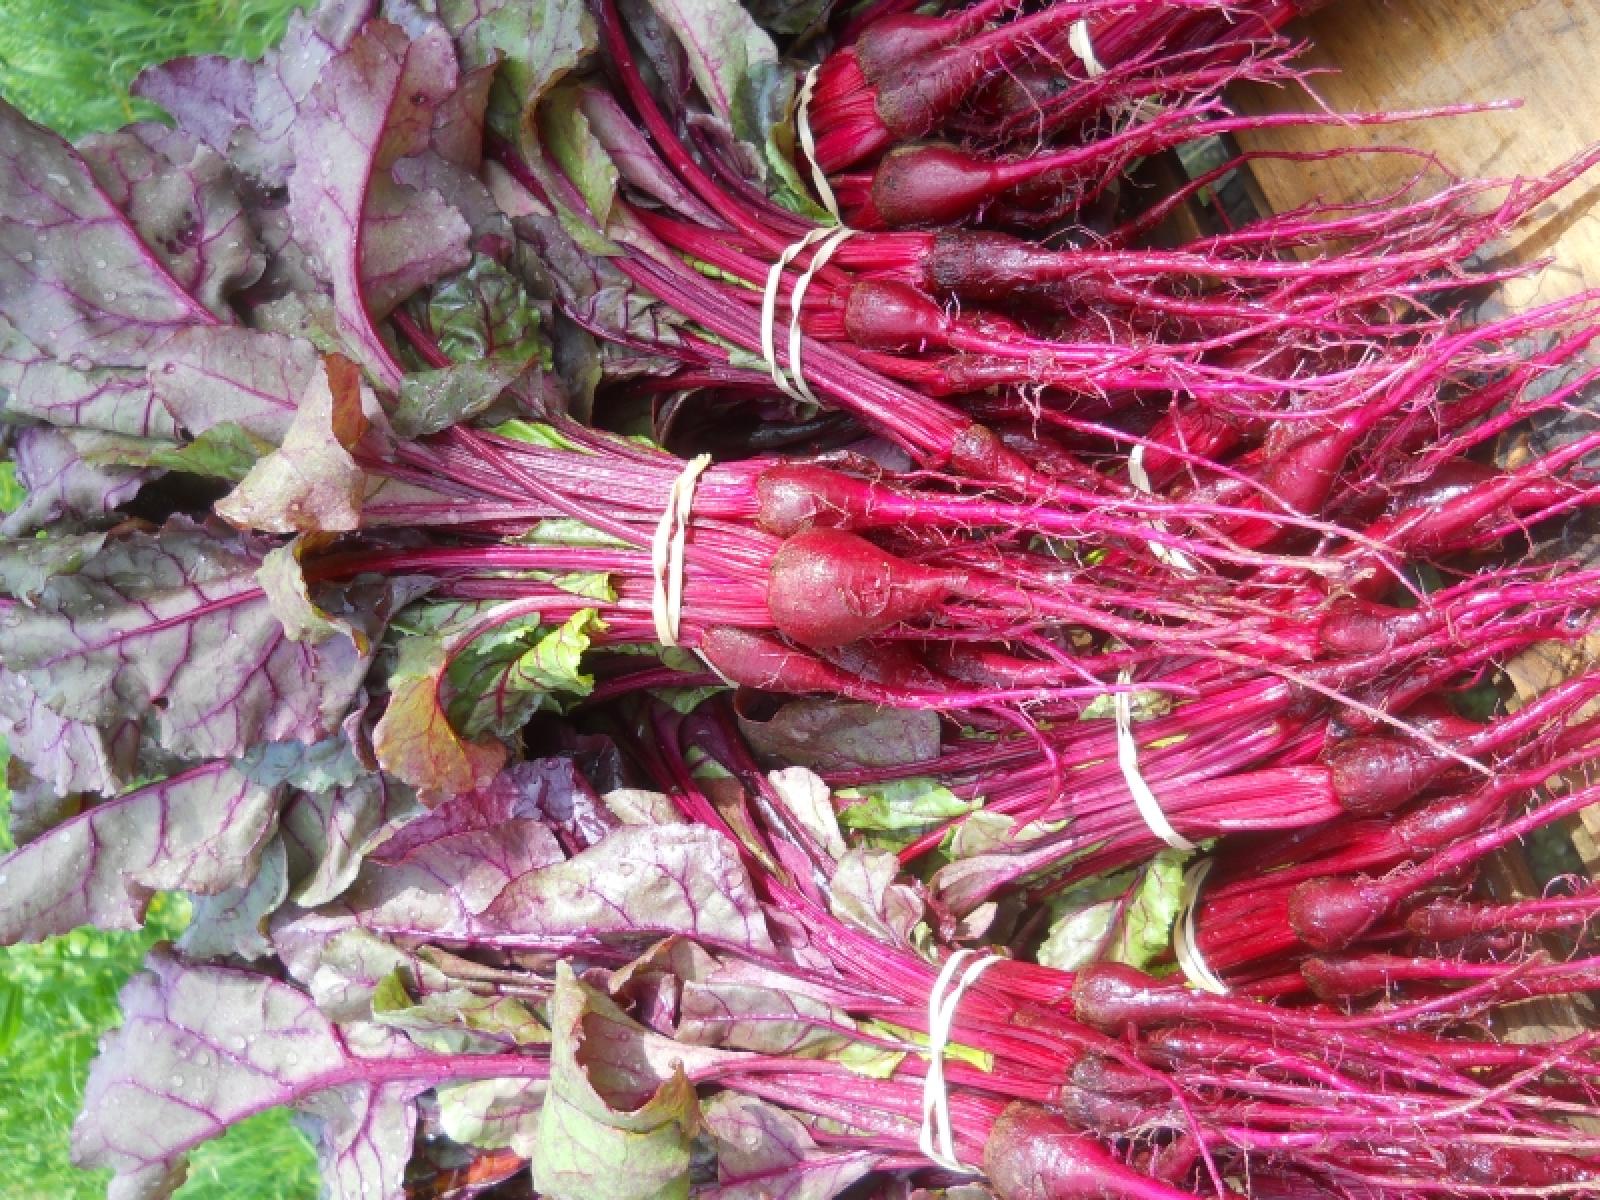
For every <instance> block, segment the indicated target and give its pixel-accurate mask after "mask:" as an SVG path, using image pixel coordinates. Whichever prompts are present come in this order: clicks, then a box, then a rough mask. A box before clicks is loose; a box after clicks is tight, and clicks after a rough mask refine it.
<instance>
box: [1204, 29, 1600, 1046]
mask: <svg viewBox="0 0 1600 1200" xmlns="http://www.w3.org/2000/svg"><path fill="white" fill-rule="evenodd" d="M1288 32H1289V33H1290V34H1291V35H1300V36H1305V37H1307V38H1309V40H1310V41H1311V43H1312V46H1313V49H1312V50H1311V52H1310V53H1309V55H1308V56H1307V57H1306V59H1305V62H1306V63H1307V65H1310V66H1315V67H1319V68H1332V69H1334V71H1335V72H1336V73H1333V74H1328V75H1324V76H1320V77H1318V78H1316V79H1314V80H1313V81H1312V87H1314V88H1315V90H1316V92H1317V95H1318V96H1320V97H1321V99H1322V101H1323V102H1324V104H1325V105H1326V107H1328V108H1330V109H1333V110H1335V111H1360V110H1366V111H1375V110H1380V109H1381V110H1395V109H1413V108H1427V107H1432V106H1437V105H1449V104H1460V103H1464V102H1487V101H1492V100H1504V99H1516V100H1520V101H1521V102H1522V104H1521V107H1520V108H1517V109H1514V110H1511V111H1503V112H1489V113H1481V114H1474V115H1471V116H1462V117H1452V118H1445V119H1438V120H1427V121H1419V122H1415V123H1410V124H1406V125H1400V126H1388V127H1382V126H1378V127H1364V128H1363V127H1342V128H1318V129H1290V130H1273V131H1270V132H1269V133H1266V134H1261V135H1256V136H1253V137H1250V138H1243V137H1241V138H1240V139H1239V140H1240V143H1241V145H1242V146H1243V147H1244V148H1245V149H1248V150H1254V149H1276V150H1282V149H1287V150H1319V149H1325V148H1327V147H1330V146H1335V145H1369V146H1375V145H1381V144H1394V143H1402V144H1405V145H1409V146H1415V147H1418V148H1420V149H1424V150H1427V151H1430V152H1432V153H1433V154H1435V155H1436V156H1437V158H1438V159H1439V160H1440V162H1441V163H1442V165H1443V166H1444V167H1446V168H1448V169H1449V170H1452V171H1454V172H1457V173H1459V174H1462V175H1493V176H1498V177H1514V176H1519V175H1520V176H1533V175H1540V174H1543V173H1545V172H1548V171H1550V170H1551V169H1553V168H1555V167H1557V166H1559V165H1560V164H1562V163H1563V162H1565V161H1567V160H1568V159H1570V158H1572V157H1573V156H1574V155H1576V154H1578V153H1579V152H1580V151H1582V150H1583V149H1585V147H1587V146H1588V145H1589V144H1590V143H1592V142H1597V141H1600V0H1329V3H1328V5H1327V7H1325V8H1324V9H1322V10H1321V11H1320V12H1318V13H1315V14H1313V15H1312V16H1311V17H1309V18H1306V19H1304V20H1303V21H1302V22H1300V23H1299V24H1298V25H1296V26H1292V27H1291V28H1290V29H1289V31H1288ZM1234 100H1235V102H1236V103H1237V104H1238V105H1239V106H1240V108H1241V109H1243V110H1244V111H1252V112H1254V111H1266V110H1271V111H1278V112H1281V111H1285V110H1289V109H1299V110H1304V111H1310V110H1312V109H1313V108H1314V107H1315V101H1314V100H1313V99H1312V98H1310V97H1309V96H1307V95H1306V94H1305V93H1304V92H1303V91H1298V90H1294V89H1270V90H1269V89H1264V88H1251V89H1239V90H1238V93H1237V94H1236V95H1235V96H1234ZM1416 170H1417V166H1416V160H1414V159H1406V158H1402V157H1400V156H1397V155H1366V156H1361V157H1354V156H1349V157H1344V158H1340V159H1338V160H1335V161H1332V162H1327V163H1317V164H1309V165H1308V164H1305V163H1274V162H1270V161H1268V162H1259V163H1256V164H1254V165H1253V166H1252V171H1253V173H1254V175H1255V179H1256V183H1257V184H1258V185H1259V188H1260V191H1261V193H1262V198H1263V199H1264V200H1265V202H1266V204H1267V206H1268V207H1269V208H1271V209H1273V210H1277V211H1282V210H1284V209H1286V208H1292V207H1294V206H1296V205H1299V204H1303V203H1305V202H1307V201H1309V200H1313V199H1317V198H1322V199H1326V200H1333V201H1345V200H1354V199H1361V198H1371V197H1374V196H1380V195H1383V194H1386V193H1387V192H1389V191H1392V190H1393V189H1394V188H1395V187H1396V186H1398V185H1400V184H1402V183H1403V182H1404V181H1405V179H1406V178H1407V177H1409V176H1410V175H1412V174H1414V173H1415V171H1416ZM1442 179H1443V176H1442V175H1439V176H1436V180H1438V181H1442ZM1536 218H1537V219H1536V220H1533V221H1530V222H1529V223H1528V226H1527V227H1526V228H1525V229H1523V230H1520V231H1518V233H1516V234H1515V235H1514V236H1513V237H1512V238H1511V239H1510V241H1509V245H1508V246H1507V247H1505V250H1504V259H1506V260H1510V261H1516V262H1531V261H1533V260H1534V259H1539V258H1544V257H1549V258H1551V259H1553V260H1554V261H1553V262H1552V264H1551V265H1550V266H1549V267H1548V268H1546V269H1545V270H1543V271H1542V272H1540V273H1539V274H1538V275H1536V276H1533V277H1530V278H1525V279H1518V280H1514V281H1512V282H1510V283H1508V284H1507V285H1506V286H1505V288H1504V289H1503V290H1502V293H1501V298H1502V299H1503V300H1504V302H1505V303H1506V304H1507V305H1509V306H1511V307H1524V306H1527V305H1529V304H1533V303H1536V302H1538V301H1540V300H1550V299H1555V298H1557V297H1559V296H1563V295H1568V294H1570V293H1572V292H1575V291H1580V290H1582V289H1584V288H1592V287H1600V167H1597V168H1595V169H1594V170H1592V171H1591V172H1590V173H1589V174H1588V175H1587V176H1586V177H1584V178H1582V179H1580V180H1579V181H1578V182H1577V183H1575V184H1574V185H1572V186H1570V187H1569V188H1568V189H1567V190H1566V191H1565V192H1563V193H1562V194H1561V195H1559V196H1558V197H1557V198H1556V199H1554V200H1552V201H1550V202H1549V203H1547V204H1546V205H1544V206H1543V207H1542V208H1541V209H1539V210H1538V212H1537V214H1536ZM1502 261H1503V260H1502ZM1583 653H1587V654H1588V655H1590V656H1600V636H1597V637H1594V638H1591V639H1589V643H1588V645H1587V646H1585V647H1583V648H1581V650H1579V649H1578V648H1572V647H1563V648H1557V647H1554V646H1551V647H1544V648H1539V649H1536V650H1534V651H1532V652H1530V653H1529V654H1526V655H1523V656H1522V657H1521V658H1519V659H1518V660H1517V661H1516V662H1514V663H1512V664H1510V668H1509V670H1508V675H1509V676H1510V678H1511V680H1512V682H1513V684H1514V685H1515V688H1516V691H1517V693H1518V695H1519V696H1521V697H1522V698H1523V699H1527V698H1528V697H1530V696H1532V695H1535V694H1537V693H1538V692H1540V691H1542V690H1543V689H1544V688H1546V687H1549V686H1550V685H1551V684H1552V683H1554V682H1555V681H1556V680H1558V679H1559V678H1561V677H1562V676H1563V675H1564V674H1567V673H1570V672H1572V671H1573V670H1574V669H1576V668H1580V667H1581V665H1582V658H1581V655H1582V654H1583ZM1571 833H1572V840H1573V845H1574V847H1575V848H1576V849H1577V850H1578V853H1579V855H1580V857H1582V859H1583V860H1584V862H1585V865H1586V866H1587V867H1588V868H1589V870H1590V872H1591V873H1592V874H1596V875H1600V811H1596V810H1591V811H1589V812H1587V813H1585V814H1583V819H1582V820H1581V821H1580V822H1574V823H1573V828H1572V829H1571ZM1486 882H1487V884H1488V887H1489V890H1490V891H1491V892H1492V893H1493V894H1495V895H1496V896H1498V897H1500V898H1502V899H1509V898H1510V897H1511V896H1512V895H1513V894H1518V893H1520V894H1528V893H1529V892H1530V891H1534V890H1536V889H1537V886H1538V885H1537V882H1536V881H1535V880H1533V879H1532V877H1531V876H1530V874H1529V872H1528V868H1527V863H1526V860H1524V859H1523V858H1522V856H1521V855H1517V854H1509V855H1503V856H1499V858H1498V859H1497V861H1495V862H1494V863H1492V864H1489V869H1488V871H1487V879H1486ZM1592 1020H1593V1014H1592V1010H1589V1009H1586V1008H1585V1007H1583V1006H1580V1005H1578V1004H1575V1003H1572V1002H1569V1001H1565V1000H1563V1001H1534V1002H1525V1003H1524V1004H1523V1005H1520V1006H1518V1011H1517V1012H1516V1014H1515V1016H1514V1017H1513V1018H1512V1019H1511V1020H1509V1021H1508V1022H1507V1027H1506V1028H1505V1029H1504V1030H1503V1033H1505V1035H1506V1036H1508V1037H1510V1038H1512V1039H1513V1040H1543V1039H1546V1038H1549V1037H1552V1036H1563V1035H1569V1034H1572V1033H1575V1032H1578V1031H1579V1030H1581V1029H1582V1028H1585V1027H1586V1026H1588V1025H1589V1023H1590V1022H1591V1021H1592Z"/></svg>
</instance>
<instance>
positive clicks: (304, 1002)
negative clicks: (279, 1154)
mask: <svg viewBox="0 0 1600 1200" xmlns="http://www.w3.org/2000/svg"><path fill="white" fill-rule="evenodd" d="M122 1011H123V1014H124V1018H125V1019H124V1022H123V1025H122V1028H121V1029H119V1030H118V1031H117V1032H116V1033H114V1034H112V1035H111V1037H110V1038H109V1039H108V1040H107V1042H106V1044H105V1050H104V1051H103V1052H102V1054H101V1055H100V1057H99V1058H98V1059H96V1060H95V1063H94V1065H93V1067H91V1068H90V1072H89V1084H88V1087H87V1088H86V1089H85V1093H84V1111H83V1114H82V1115H81V1116H80V1117H79V1119H78V1123H77V1125H76V1126H74V1128H73V1139H72V1141H73V1158H74V1161H75V1162H77V1163H78V1164H79V1165H81V1166H86V1167H110V1168H111V1169H112V1170H113V1171H115V1172H116V1176H117V1179H116V1181H115V1182H114V1183H113V1185H112V1186H113V1188H117V1187H121V1188H123V1189H124V1194H130V1195H132V1194H140V1193H138V1192H137V1191H136V1189H137V1188H138V1186H139V1185H141V1184H144V1185H146V1186H149V1185H150V1184H153V1183H154V1181H156V1180H158V1179H160V1178H162V1177H163V1176H164V1175H166V1174H168V1173H169V1172H171V1171H172V1170H173V1168H174V1167H175V1166H176V1165H178V1164H179V1163H181V1160H182V1158H183V1156H184V1155H185V1154H187V1153H188V1152H189V1151H190V1150H192V1149H193V1148H194V1147H195V1146H197V1145H199V1144H200V1143H201V1142H204V1141H208V1140H209V1139H211V1138H213V1137H216V1136H217V1135H218V1134H220V1133H222V1132H223V1131H224V1130H226V1129H227V1128H228V1127H229V1126H230V1125H233V1124H235V1123H236V1122H238V1121H241V1120H243V1119H245V1118H246V1117H250V1116H254V1115H255V1114H256V1113H259V1112H263V1111H265V1110H266V1109H269V1108H275V1107H278V1106H281V1105H286V1104H287V1105H295V1106H297V1107H299V1108H300V1109H301V1110H302V1111H303V1112H304V1113H305V1115H306V1116H307V1117H309V1118H311V1119H312V1121H313V1122H314V1123H315V1126H316V1128H317V1132H318V1135H319V1136H318V1141H319V1150H320V1156H321V1160H322V1165H323V1173H324V1179H325V1181H326V1183H327V1186H328V1191H327V1193H325V1194H327V1195H329V1196H332V1197H338V1198H340V1200H357V1198H358V1197H365V1198H366V1200H401V1197H402V1196H403V1194H404V1189H403V1187H402V1179H401V1175H402V1172H403V1169H404V1166H405V1163H406V1161H407V1159H408V1158H409V1157H410V1152H411V1140H412V1136H413V1129H414V1128H415V1123H416V1108H415V1103H414V1100H415V1097H416V1095H417V1094H418V1093H419V1092H421V1091H422V1090H424V1089H425V1088H427V1087H428V1086H430V1085H431V1083H432V1081H433V1079H434V1078H441V1077H442V1078H450V1077H452V1075H457V1076H459V1075H461V1074H468V1073H467V1072H463V1071H460V1070H458V1069H453V1068H454V1066H455V1064H457V1063H458V1062H459V1061H461V1060H456V1059H446V1058H440V1057H437V1056H432V1055H415V1056H407V1055H405V1054H404V1053H403V1043H400V1044H398V1045H397V1044H396V1043H395V1042H394V1041H393V1040H388V1039H386V1040H385V1041H384V1042H383V1043H381V1044H379V1045H378V1046H376V1047H373V1048H372V1050H375V1051H377V1052H378V1053H381V1054H382V1055H383V1056H381V1057H380V1056H378V1055H377V1054H374V1053H372V1052H370V1051H369V1052H363V1051H361V1050H358V1049H357V1048H356V1047H355V1046H354V1045H353V1044H352V1041H351V1039H350V1037H349V1036H348V1035H347V1034H346V1033H345V1032H344V1031H342V1030H340V1029H339V1028H337V1027H335V1026H334V1025H333V1024H331V1023H330V1022H329V1021H328V1020H327V1018H325V1017H324V1016H323V1015H322V1014H321V1013H319V1012H318V1011H317V1009H316V1006H315V1005H314V1004H313V1003H312V1002H311V999H310V997H308V996H306V995H304V994H303V993H301V992H298V991H296V990H295V989H294V988H292V987H290V986H288V985H287V984H283V983H276V982H274V981H272V980H270V979H267V978H264V977H263V976H260V975H256V974H252V973H250V972H245V971H235V970H228V969H225V968H220V967H203V966H189V965H186V964H184V963H183V962H181V961H180V960H179V959H177V958H175V957H174V956H172V955H171V954H169V953H167V952H164V951H160V950H157V951H153V952H152V953H151V955H150V958H149V959H148V960H147V962H146V969H145V970H144V971H142V972H140V973H139V974H138V975H135V976H134V977H133V979H132V980H130V981H129V983H128V985H127V986H126V987H125V988H123V991H122ZM397 1049H399V1050H401V1051H402V1053H401V1055H400V1056H398V1057H396V1056H394V1052H395V1051H396V1050H397ZM467 1061H470V1060H467ZM524 1069H525V1070H527V1072H528V1073H529V1074H534V1073H539V1074H542V1073H543V1065H542V1064H540V1063H536V1062H533V1061H531V1060H530V1061H529V1062H528V1063H527V1064H526V1066H525V1068H524ZM114 1194H115V1193H114ZM146 1194H148V1193H146Z"/></svg>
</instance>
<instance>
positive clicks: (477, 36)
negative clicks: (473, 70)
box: [439, 0, 596, 142]
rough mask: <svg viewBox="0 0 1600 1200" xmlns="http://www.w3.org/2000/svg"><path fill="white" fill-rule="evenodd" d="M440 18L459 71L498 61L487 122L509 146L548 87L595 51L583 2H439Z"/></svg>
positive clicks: (518, 138)
mask: <svg viewBox="0 0 1600 1200" xmlns="http://www.w3.org/2000/svg"><path fill="white" fill-rule="evenodd" d="M439 16H440V18H441V19H442V20H443V21H444V22H445V24H446V25H448V26H449V28H450V32H452V33H453V34H455V35H456V40H457V44H458V45H459V47H460V49H461V55H462V65H463V66H465V67H481V66H486V65H488V64H489V63H493V62H499V64H500V69H499V73H498V74H497V75H496V77H495V82H494V89H493V91H492V92H491V93H490V98H489V122H490V124H491V125H492V126H493V127H494V129H495V131H496V132H497V133H499V134H500V135H501V136H502V137H505V138H509V139H510V140H511V141H513V142H520V141H521V139H522V133H523V130H524V128H525V125H526V122H527V118H528V116H529V114H530V113H532V112H533V109H534V106H535V105H537V104H538V103H539V100H540V99H541V97H543V96H544V94H545V92H546V91H548V90H549V88H550V87H551V85H552V84H554V83H555V82H556V81H557V80H559V79H560V78H561V77H562V76H563V75H565V74H567V72H569V71H571V70H572V69H573V68H574V67H576V66H577V65H578V64H579V63H581V62H582V61H583V60H584V59H585V58H586V57H587V56H588V55H589V53H590V52H591V51H592V50H593V49H594V47H595V38H596V30H595V24H594V19H593V18H592V17H591V16H590V15H589V8H588V5H587V4H585V3H583V0H544V2H543V3H539V4H528V3H524V2H522V0H441V3H440V4H439Z"/></svg>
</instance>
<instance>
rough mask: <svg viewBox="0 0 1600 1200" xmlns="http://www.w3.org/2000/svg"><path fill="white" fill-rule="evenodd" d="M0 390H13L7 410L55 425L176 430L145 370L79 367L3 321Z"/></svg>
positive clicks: (170, 434)
mask: <svg viewBox="0 0 1600 1200" xmlns="http://www.w3.org/2000/svg"><path fill="white" fill-rule="evenodd" d="M0 390H5V391H8V392H10V393H11V398H10V400H9V401H8V402H7V406H6V407H7V411H8V412H10V413H12V414H13V415H15V416H22V417H35V418H37V419H38V420H41V421H48V422H49V423H50V424H52V425H62V426H67V427H73V426H77V427H79V428H84V429H103V430H106V431H107V432H110V433H125V434H131V435H133V436H134V437H144V438H169V439H170V438H174V437H176V435H177V432H178V430H177V426H176V425H175V424H174V422H173V420H172V417H171V416H170V415H169V414H168V412H167V410H166V409H165V408H163V407H162V405H161V403H160V402H159V401H158V400H157V399H156V398H155V396H154V394H153V393H152V392H151V390H150V383H149V380H148V379H146V378H145V373H144V372H143V371H142V370H137V369H132V368H125V367H105V368H91V369H90V370H87V371H79V370H76V369H74V368H72V367H69V366H67V365H66V364H65V363H63V362H59V361H57V360H56V359H53V358H51V357H50V356H49V355H47V354H45V353H44V352H43V351H41V350H39V349H38V348H37V347H36V346H34V345H33V344H32V343H31V342H29V341H28V339H27V338H25V337H23V336H22V335H21V334H20V333H18V332H17V331H16V330H14V329H9V328H6V327H4V326H0Z"/></svg>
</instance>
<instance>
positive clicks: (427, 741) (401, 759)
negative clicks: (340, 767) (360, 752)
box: [372, 637, 506, 795]
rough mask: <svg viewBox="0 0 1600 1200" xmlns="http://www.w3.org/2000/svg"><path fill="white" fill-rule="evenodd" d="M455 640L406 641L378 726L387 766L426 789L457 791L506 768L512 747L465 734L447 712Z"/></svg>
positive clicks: (376, 742) (378, 749) (377, 742)
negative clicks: (448, 672)
mask: <svg viewBox="0 0 1600 1200" xmlns="http://www.w3.org/2000/svg"><path fill="white" fill-rule="evenodd" d="M449 664H450V645H449V643H448V642H447V640H446V639H445V638H442V637H411V638H407V639H405V640H404V641H402V642H401V643H400V654H399V659H398V661H397V662H396V663H395V667H394V671H393V673H392V674H391V675H390V677H389V703H388V706H387V707H386V708H385V709H384V711H383V716H382V717H380V718H379V720H378V724H377V726H376V727H375V728H374V729H373V731H372V746H373V750H374V752H375V753H376V754H377V756H378V762H379V763H380V764H382V766H383V769H384V770H386V771H388V772H389V773H390V774H391V775H393V776H394V777H395V778H396V779H399V780H401V781H403V782H405V783H409V784H410V785H411V786H412V787H414V788H418V789H420V790H422V791H427V792H434V793H444V794H446V795H455V794H458V793H461V792H469V791H471V790H472V789H473V788H475V787H481V786H483V785H484V784H486V783H488V782H489V780H491V779H493V778H494V777H495V776H496V775H497V774H499V773H500V768H501V766H503V765H504V763H505V761H506V748H505V747H504V746H503V745H501V744H500V743H499V742H496V741H494V740H492V739H488V738H475V739H473V740H471V741H469V740H467V739H465V738H463V737H461V735H459V734H458V733H457V732H456V731H455V729H454V728H452V726H451V724H450V719H449V717H448V716H446V714H445V681H444V675H445V671H446V669H447V668H448V666H449Z"/></svg>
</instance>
